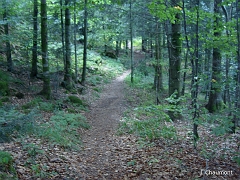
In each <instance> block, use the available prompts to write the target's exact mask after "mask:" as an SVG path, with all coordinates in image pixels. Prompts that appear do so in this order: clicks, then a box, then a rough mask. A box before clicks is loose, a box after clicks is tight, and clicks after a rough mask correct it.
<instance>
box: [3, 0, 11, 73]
mask: <svg viewBox="0 0 240 180" xmlns="http://www.w3.org/2000/svg"><path fill="white" fill-rule="evenodd" d="M3 9H4V12H3V19H4V21H5V23H4V33H5V35H6V37H7V38H6V57H7V70H8V71H10V72H11V71H12V70H13V61H12V53H11V43H10V37H9V36H10V35H9V23H8V14H7V12H8V9H7V1H6V0H5V1H4V4H3Z"/></svg>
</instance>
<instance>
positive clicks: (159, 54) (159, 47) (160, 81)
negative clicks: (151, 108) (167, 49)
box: [154, 23, 163, 104]
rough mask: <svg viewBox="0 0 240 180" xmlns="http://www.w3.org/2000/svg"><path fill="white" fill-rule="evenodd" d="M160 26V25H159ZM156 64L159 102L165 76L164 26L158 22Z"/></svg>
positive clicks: (155, 82) (157, 100) (155, 80)
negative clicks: (163, 56) (162, 63)
mask: <svg viewBox="0 0 240 180" xmlns="http://www.w3.org/2000/svg"><path fill="white" fill-rule="evenodd" d="M159 26H160V27H159ZM156 31H157V32H158V33H157V37H156V43H155V45H156V65H155V77H154V88H155V89H156V103H157V104H158V103H159V97H158V96H159V93H160V91H161V90H163V77H162V65H161V60H162V27H161V24H160V25H159V23H157V28H156Z"/></svg>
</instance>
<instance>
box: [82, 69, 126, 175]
mask: <svg viewBox="0 0 240 180" xmlns="http://www.w3.org/2000/svg"><path fill="white" fill-rule="evenodd" d="M129 73H130V71H126V72H124V73H123V74H122V75H121V76H119V77H117V78H116V79H115V80H113V81H112V82H111V83H110V84H107V85H106V86H105V88H104V90H103V92H102V93H101V96H100V98H99V99H98V100H97V101H96V102H95V103H93V104H92V105H91V106H90V112H88V113H87V114H86V117H87V119H88V122H89V123H90V125H91V129H90V130H88V131H86V133H85V134H83V135H82V141H83V146H84V148H83V151H81V152H80V154H79V156H80V158H81V163H80V167H79V172H80V173H81V176H80V177H81V178H83V179H118V178H119V175H120V174H121V175H120V176H122V175H123V174H122V173H124V172H123V169H121V167H122V166H124V165H123V162H121V159H122V158H120V156H121V155H119V152H118V151H119V148H120V146H121V144H122V143H123V142H122V139H121V137H118V136H116V135H115V134H116V130H117V127H118V124H119V123H120V120H121V118H122V115H123V112H124V111H125V110H126V108H127V107H126V101H125V98H124V96H125V93H126V92H125V84H124V82H123V81H124V79H125V78H126V77H127V75H128V74H129ZM123 156H124V155H123ZM121 171H122V173H121ZM119 173H120V174H119Z"/></svg>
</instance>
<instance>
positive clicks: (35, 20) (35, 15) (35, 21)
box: [31, 0, 38, 77]
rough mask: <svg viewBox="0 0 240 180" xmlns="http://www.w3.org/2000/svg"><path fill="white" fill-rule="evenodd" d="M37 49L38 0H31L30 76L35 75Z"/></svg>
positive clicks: (36, 71) (36, 70)
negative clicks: (31, 41) (31, 39)
mask: <svg viewBox="0 0 240 180" xmlns="http://www.w3.org/2000/svg"><path fill="white" fill-rule="evenodd" d="M37 51H38V0H34V1H33V47H32V69H31V77H36V76H37V73H38V69H37V54H38V53H37Z"/></svg>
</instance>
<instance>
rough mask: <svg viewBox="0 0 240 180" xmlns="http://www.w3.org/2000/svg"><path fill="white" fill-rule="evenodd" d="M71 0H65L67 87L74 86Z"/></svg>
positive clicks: (65, 80) (65, 83) (65, 79)
mask: <svg viewBox="0 0 240 180" xmlns="http://www.w3.org/2000/svg"><path fill="white" fill-rule="evenodd" d="M69 6H70V0H65V7H66V9H65V48H66V49H65V51H66V53H65V60H66V64H65V72H64V82H63V83H62V85H63V87H64V88H66V89H69V90H70V89H71V88H72V74H71V41H70V31H71V14H70V9H69Z"/></svg>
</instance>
